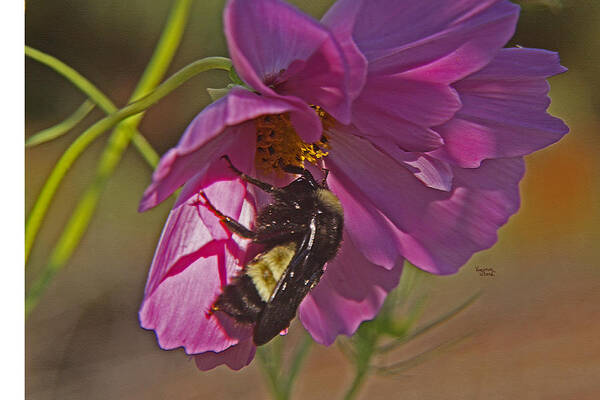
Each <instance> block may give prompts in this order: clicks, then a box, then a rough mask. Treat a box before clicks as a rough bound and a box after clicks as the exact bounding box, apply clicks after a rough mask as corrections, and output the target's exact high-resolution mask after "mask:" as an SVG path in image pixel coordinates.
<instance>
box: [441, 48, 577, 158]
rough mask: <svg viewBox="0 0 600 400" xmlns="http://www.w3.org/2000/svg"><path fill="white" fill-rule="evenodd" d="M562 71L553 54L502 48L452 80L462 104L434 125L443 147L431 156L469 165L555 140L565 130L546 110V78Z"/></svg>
mask: <svg viewBox="0 0 600 400" xmlns="http://www.w3.org/2000/svg"><path fill="white" fill-rule="evenodd" d="M564 71H565V69H564V68H563V67H561V65H560V63H559V60H558V55H557V54H556V53H553V52H549V51H545V50H538V49H523V48H519V49H503V50H502V51H500V53H498V56H497V57H496V58H495V59H494V60H493V61H492V62H491V63H490V64H489V65H488V66H487V67H485V68H484V69H482V70H481V71H479V72H477V73H475V74H473V75H471V76H469V77H468V78H466V79H464V80H462V81H460V82H457V83H456V85H455V86H456V89H457V90H458V91H459V93H460V96H461V99H462V101H463V104H464V106H463V108H462V109H461V110H460V111H459V112H458V113H457V114H456V115H455V117H454V119H452V120H451V121H449V122H448V123H446V124H444V125H442V126H440V127H437V128H435V130H436V131H437V132H439V133H440V134H441V135H442V137H443V138H444V141H445V142H446V145H445V146H444V148H442V149H439V150H437V151H436V152H434V154H435V155H436V156H437V157H440V158H442V159H445V160H448V161H450V162H453V163H455V164H457V165H460V166H463V167H469V168H472V167H477V166H479V164H480V163H481V161H482V160H484V159H488V158H501V157H515V156H523V155H526V154H529V153H532V152H534V151H536V150H539V149H541V148H544V147H546V146H548V145H550V144H552V143H554V142H556V141H558V140H559V139H560V138H561V137H562V136H563V135H565V134H566V133H567V132H568V130H569V128H568V127H567V126H566V125H565V124H564V123H563V122H562V121H561V120H560V119H558V118H555V117H552V116H551V115H549V114H548V113H547V112H546V108H547V107H548V105H549V104H550V99H549V98H548V96H547V94H548V89H549V87H548V83H547V82H546V78H548V77H550V76H552V75H555V74H559V73H562V72H564Z"/></svg>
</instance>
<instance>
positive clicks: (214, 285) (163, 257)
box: [139, 199, 254, 354]
mask: <svg viewBox="0 0 600 400" xmlns="http://www.w3.org/2000/svg"><path fill="white" fill-rule="evenodd" d="M217 200H218V199H216V200H215V205H217V206H220V205H221V204H220V202H219V201H217ZM240 201H243V206H242V207H238V209H239V210H240V212H239V214H237V215H236V214H232V215H231V216H232V217H233V218H236V219H238V220H239V221H240V222H241V223H243V224H249V223H250V221H252V220H253V218H254V215H253V210H254V208H253V205H252V204H250V203H249V202H248V201H247V200H245V199H240ZM215 219H216V217H215ZM246 242H247V241H244V240H240V239H237V238H235V237H231V238H229V239H227V240H212V237H211V235H210V232H209V230H208V229H207V227H206V226H205V224H204V223H203V222H202V220H201V219H200V217H199V216H198V212H197V205H196V204H195V203H194V201H190V202H188V203H185V204H183V205H181V206H179V207H177V208H175V209H173V210H172V211H171V214H170V215H169V218H168V220H167V223H166V225H165V228H164V230H163V234H162V236H161V238H160V241H159V245H158V247H157V251H156V254H155V256H154V260H153V262H152V266H151V268H150V273H149V278H148V283H147V285H146V290H145V295H144V301H143V303H142V306H141V309H140V312H139V317H140V323H141V325H142V327H144V328H146V329H152V330H154V331H155V333H156V336H157V338H158V342H159V345H160V346H161V348H163V349H174V348H177V347H183V348H184V349H185V351H186V353H188V354H196V353H203V352H206V351H215V352H220V351H223V350H225V349H227V348H229V347H230V346H233V345H235V344H237V343H239V342H240V341H243V340H245V339H247V338H248V337H250V336H251V327H246V326H237V325H236V324H234V323H233V322H232V320H231V319H230V318H229V317H226V316H223V315H220V313H215V314H210V313H209V311H210V309H211V306H212V303H213V302H214V300H215V299H216V297H217V296H218V294H219V293H220V291H221V288H222V286H223V285H225V284H227V282H228V279H231V277H232V276H234V275H235V274H236V273H237V272H238V271H239V269H240V265H241V263H242V259H243V256H244V252H245V248H246V245H247V243H246Z"/></svg>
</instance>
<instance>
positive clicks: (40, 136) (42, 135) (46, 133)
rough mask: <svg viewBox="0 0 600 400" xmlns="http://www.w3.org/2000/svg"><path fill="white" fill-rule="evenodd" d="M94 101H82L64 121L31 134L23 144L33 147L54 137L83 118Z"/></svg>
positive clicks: (68, 129) (71, 127)
mask: <svg viewBox="0 0 600 400" xmlns="http://www.w3.org/2000/svg"><path fill="white" fill-rule="evenodd" d="M94 105H95V104H94V102H93V101H91V100H86V101H84V102H83V103H82V104H81V105H80V106H79V107H78V108H77V110H75V112H74V113H73V114H71V115H69V116H68V117H67V118H66V119H65V120H64V121H62V122H60V123H58V124H56V125H54V126H52V127H50V128H46V129H43V130H41V131H39V132H38V133H36V134H33V135H32V136H31V137H30V138H29V139H27V140H26V141H25V146H27V147H33V146H37V145H38V144H42V143H46V142H48V141H50V140H53V139H56V138H58V137H60V136H62V135H64V134H65V133H67V132H68V131H70V130H71V129H73V127H75V125H77V124H78V123H79V122H81V120H83V119H84V118H85V117H86V116H87V115H88V114H89V113H90V111H92V110H93V109H94Z"/></svg>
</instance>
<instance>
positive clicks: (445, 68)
mask: <svg viewBox="0 0 600 400" xmlns="http://www.w3.org/2000/svg"><path fill="white" fill-rule="evenodd" d="M348 1H351V0H348ZM518 10H519V8H518V6H516V5H514V4H512V3H510V2H508V1H498V0H456V1H447V0H424V1H419V2H403V3H402V5H401V6H398V3H397V2H396V1H394V0H381V1H368V2H367V1H364V2H363V7H362V9H361V10H360V13H358V16H357V18H356V21H355V27H354V32H353V37H354V40H355V41H356V43H357V45H358V47H359V48H360V50H361V51H362V52H363V53H364V55H365V56H366V58H367V60H368V62H369V73H378V74H390V73H398V72H403V71H408V70H414V72H413V74H414V75H413V78H416V77H417V76H419V77H421V79H423V80H428V81H435V82H445V83H449V82H452V81H454V80H457V79H460V78H462V77H464V76H466V75H467V74H469V73H472V72H474V71H476V70H478V69H480V68H481V67H483V66H484V65H486V64H487V63H488V62H489V60H490V59H491V58H492V57H493V56H494V54H495V53H496V52H497V51H498V50H499V49H500V48H501V47H502V46H504V44H506V42H507V41H508V40H509V39H510V37H511V36H512V35H513V33H514V29H515V26H516V22H517V18H518Z"/></svg>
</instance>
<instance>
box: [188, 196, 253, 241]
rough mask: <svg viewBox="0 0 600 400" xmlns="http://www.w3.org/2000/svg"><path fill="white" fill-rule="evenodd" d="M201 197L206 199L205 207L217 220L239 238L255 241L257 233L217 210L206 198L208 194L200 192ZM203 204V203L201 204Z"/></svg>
mask: <svg viewBox="0 0 600 400" xmlns="http://www.w3.org/2000/svg"><path fill="white" fill-rule="evenodd" d="M199 194H200V196H201V197H202V198H203V199H204V205H205V206H206V207H207V208H208V209H209V210H210V211H211V212H212V213H213V214H215V216H216V217H217V218H219V219H220V220H221V222H222V223H224V224H225V226H227V228H229V230H230V231H231V232H233V233H235V234H237V235H238V236H241V237H243V238H247V239H254V238H255V237H256V233H254V232H252V231H251V230H250V229H248V228H246V227H245V226H244V225H242V224H240V223H239V222H237V221H236V220H234V219H233V218H231V217H228V216H227V215H225V214H223V213H222V212H221V211H219V210H217V209H216V208H215V206H213V205H212V203H211V202H210V200H208V197H206V193H204V192H200V193H199ZM201 204H202V203H201Z"/></svg>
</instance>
